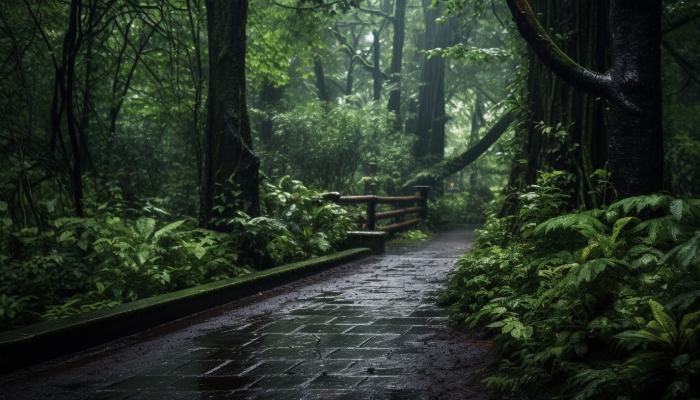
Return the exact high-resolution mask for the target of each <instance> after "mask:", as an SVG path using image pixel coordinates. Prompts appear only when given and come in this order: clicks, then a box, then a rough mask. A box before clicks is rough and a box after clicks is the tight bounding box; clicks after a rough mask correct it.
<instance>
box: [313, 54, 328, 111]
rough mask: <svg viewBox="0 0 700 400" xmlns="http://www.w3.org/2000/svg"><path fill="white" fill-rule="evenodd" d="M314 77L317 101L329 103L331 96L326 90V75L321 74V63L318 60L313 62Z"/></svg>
mask: <svg viewBox="0 0 700 400" xmlns="http://www.w3.org/2000/svg"><path fill="white" fill-rule="evenodd" d="M314 75H316V88H317V89H318V99H319V100H321V101H329V100H330V99H331V96H330V95H329V94H328V88H326V74H325V73H324V72H323V62H321V59H320V58H317V59H316V60H314Z"/></svg>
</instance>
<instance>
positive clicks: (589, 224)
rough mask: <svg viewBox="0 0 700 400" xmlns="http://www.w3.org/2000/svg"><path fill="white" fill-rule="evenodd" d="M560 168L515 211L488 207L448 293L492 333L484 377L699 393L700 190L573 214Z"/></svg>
mask: <svg viewBox="0 0 700 400" xmlns="http://www.w3.org/2000/svg"><path fill="white" fill-rule="evenodd" d="M553 176H554V175H552V174H546V175H545V176H544V177H543V179H541V180H540V182H539V183H540V184H539V185H535V186H532V187H531V188H530V189H531V190H530V191H529V192H527V193H521V194H520V195H519V201H520V210H521V211H520V213H519V215H517V216H511V217H507V218H502V219H499V218H496V217H495V216H494V215H490V216H489V218H488V221H487V223H486V225H485V226H484V229H482V230H480V231H479V239H478V242H477V245H476V248H475V249H474V250H473V251H472V252H470V253H468V254H466V255H464V256H462V257H461V258H460V259H459V261H458V262H457V265H456V267H455V269H454V270H453V271H452V272H451V275H450V280H449V283H448V285H447V289H446V290H445V292H444V293H443V296H442V298H441V301H442V302H444V303H449V304H452V305H451V315H452V317H453V319H454V320H455V321H456V322H459V323H466V324H467V325H468V326H470V327H474V326H477V325H481V326H485V327H486V329H487V331H488V332H489V333H490V334H492V336H493V339H494V349H495V351H496V352H497V361H496V362H495V363H494V364H493V365H491V366H490V367H488V368H487V369H486V370H484V371H483V373H484V375H483V376H482V377H484V380H483V382H484V383H486V384H487V385H488V386H489V387H491V388H495V389H498V390H501V391H518V392H529V393H543V392H544V391H545V390H550V389H547V388H548V387H551V386H557V388H558V389H557V393H554V394H552V392H551V391H549V392H548V394H547V395H548V396H549V397H553V396H555V395H559V396H561V397H563V398H575V399H591V398H595V399H597V400H603V399H618V400H621V399H647V398H648V399H691V398H697V397H699V396H700V380H699V379H698V378H699V377H700V376H699V375H700V352H698V347H697V332H698V330H699V329H700V325H699V323H700V311H698V310H700V300H699V299H700V279H699V278H700V200H698V199H694V200H685V199H677V198H673V197H672V196H670V195H668V194H655V195H651V196H640V197H633V198H628V199H624V200H621V201H618V202H615V203H613V204H611V205H610V206H606V207H602V208H599V209H594V210H589V211H583V212H581V211H573V212H568V213H567V212H565V211H564V210H565V209H566V201H567V197H568V196H567V195H565V194H563V193H562V192H561V191H560V190H558V189H557V188H556V186H555V185H554V183H553V182H554V181H555V179H552V177H553ZM562 382H565V384H561V385H558V384H559V383H562Z"/></svg>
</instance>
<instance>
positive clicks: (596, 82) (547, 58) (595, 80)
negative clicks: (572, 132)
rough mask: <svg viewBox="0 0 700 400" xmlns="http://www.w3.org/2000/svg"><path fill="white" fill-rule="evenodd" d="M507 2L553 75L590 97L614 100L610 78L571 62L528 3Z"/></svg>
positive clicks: (517, 21)
mask: <svg viewBox="0 0 700 400" xmlns="http://www.w3.org/2000/svg"><path fill="white" fill-rule="evenodd" d="M507 2H508V7H509V8H510V12H511V14H513V21H515V23H516V25H517V26H518V31H520V35H521V36H522V37H523V39H525V41H526V42H527V43H528V44H529V45H530V47H532V49H533V50H534V51H535V54H537V56H538V57H539V59H540V60H541V61H542V62H543V63H544V64H545V65H546V66H547V67H548V68H549V69H551V70H552V72H554V73H555V74H556V75H557V76H558V77H559V78H561V79H562V80H564V82H566V83H568V84H569V85H571V86H573V87H574V88H576V89H579V90H582V91H584V92H586V93H588V94H591V95H594V96H599V97H603V98H606V99H610V98H612V97H614V93H613V88H612V84H611V81H612V80H611V78H610V76H609V75H602V74H599V73H597V72H593V71H590V70H588V69H586V68H584V67H582V66H580V65H579V64H577V63H576V62H575V61H574V60H572V59H571V58H569V56H567V55H566V54H565V53H564V52H563V51H562V50H561V49H560V48H559V46H557V45H556V44H555V43H554V41H553V40H552V38H551V37H550V36H549V34H547V32H546V31H545V30H544V28H542V25H540V23H539V22H538V21H537V18H536V17H535V15H534V12H533V11H532V8H530V4H529V3H528V1H527V0H507Z"/></svg>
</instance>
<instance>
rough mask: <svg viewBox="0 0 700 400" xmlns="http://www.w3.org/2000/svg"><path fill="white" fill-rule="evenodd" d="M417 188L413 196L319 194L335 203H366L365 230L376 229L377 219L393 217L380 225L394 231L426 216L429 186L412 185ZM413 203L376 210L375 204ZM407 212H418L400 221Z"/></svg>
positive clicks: (386, 230) (384, 229) (385, 229)
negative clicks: (389, 221) (390, 208)
mask: <svg viewBox="0 0 700 400" xmlns="http://www.w3.org/2000/svg"><path fill="white" fill-rule="evenodd" d="M414 188H415V189H416V190H417V191H416V194H415V195H414V196H375V195H365V196H341V195H340V193H338V192H331V193H325V194H323V195H321V196H322V197H323V199H324V200H329V201H332V202H334V203H336V204H363V203H366V204H367V226H366V228H367V230H370V231H374V230H377V221H378V220H382V219H388V218H395V222H396V223H395V224H393V225H388V226H383V227H380V228H379V230H381V231H384V232H394V231H398V230H402V229H406V228H408V227H410V226H413V225H415V224H417V223H418V222H420V221H422V220H424V219H426V218H427V217H428V191H429V190H430V187H429V186H414ZM411 202H412V203H414V204H413V207H407V208H403V209H399V210H393V211H385V212H380V213H378V212H376V209H377V204H400V203H411ZM407 214H419V218H415V219H412V220H409V221H402V217H404V216H406V215H407Z"/></svg>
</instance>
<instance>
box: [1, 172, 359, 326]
mask: <svg viewBox="0 0 700 400" xmlns="http://www.w3.org/2000/svg"><path fill="white" fill-rule="evenodd" d="M115 193H118V191H116V192H115ZM262 194H263V196H262V197H263V202H264V210H263V211H264V216H262V217H258V218H251V217H249V216H247V215H245V214H244V213H239V215H238V216H237V217H236V218H233V219H231V220H225V221H220V222H221V223H226V224H230V225H232V228H233V229H232V232H231V233H219V232H215V231H209V230H204V229H199V228H197V227H196V226H195V224H194V221H193V220H191V219H185V220H177V221H172V222H171V221H167V220H164V219H163V216H165V215H167V213H165V212H162V213H161V214H160V217H159V218H156V217H155V216H154V217H151V216H147V215H139V214H152V208H145V209H143V210H133V209H127V208H125V207H124V204H123V203H122V202H121V200H119V196H115V200H114V201H112V202H109V203H104V204H92V205H89V206H88V207H86V209H88V210H89V211H90V212H91V215H92V216H91V217H87V218H57V219H55V220H53V221H52V222H51V226H50V227H47V228H45V229H43V230H39V229H38V228H23V229H19V228H16V227H15V226H13V225H11V224H9V225H5V226H3V227H0V295H1V297H0V328H7V327H11V326H15V325H18V324H23V323H28V322H31V321H34V320H36V319H38V318H41V319H55V318H61V317H65V316H70V315H74V314H77V313H81V312H87V311H91V310H96V309H100V308H105V307H113V306H114V305H116V304H120V303H122V302H127V301H134V300H137V299H140V298H144V297H150V296H154V295H158V294H162V293H167V292H170V291H173V290H178V289H184V288H187V287H192V286H196V285H200V284H203V283H207V282H212V281H216V280H220V279H227V278H231V277H234V276H237V275H241V274H246V273H249V272H250V271H251V270H252V267H254V265H256V264H255V262H256V260H257V259H260V258H264V257H269V259H270V260H271V265H269V266H273V265H279V264H283V263H288V262H292V261H298V260H302V259H306V258H309V257H313V256H317V255H323V254H327V253H330V252H333V251H334V250H335V249H337V247H338V244H339V243H340V241H342V240H343V239H344V238H345V236H346V231H347V230H349V229H350V227H351V225H352V221H351V219H350V218H349V217H348V216H347V214H346V212H345V211H344V210H343V209H341V208H340V207H339V206H337V205H335V204H332V203H330V202H324V201H322V200H320V199H318V198H316V197H314V196H316V194H317V193H315V192H312V191H309V190H308V189H306V188H305V187H304V186H303V185H302V184H301V183H300V182H298V181H290V180H289V179H287V178H284V179H282V180H281V181H280V182H278V183H277V184H275V185H273V184H270V183H265V184H264V187H263V193H262ZM161 211H162V210H161ZM0 212H2V211H0ZM1 216H2V214H0V217H1Z"/></svg>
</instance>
